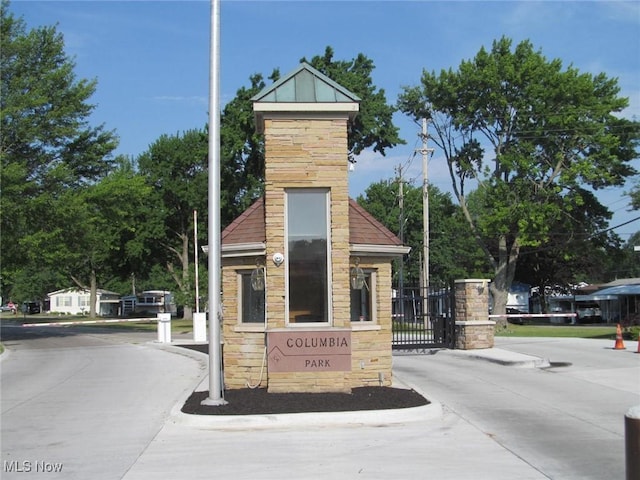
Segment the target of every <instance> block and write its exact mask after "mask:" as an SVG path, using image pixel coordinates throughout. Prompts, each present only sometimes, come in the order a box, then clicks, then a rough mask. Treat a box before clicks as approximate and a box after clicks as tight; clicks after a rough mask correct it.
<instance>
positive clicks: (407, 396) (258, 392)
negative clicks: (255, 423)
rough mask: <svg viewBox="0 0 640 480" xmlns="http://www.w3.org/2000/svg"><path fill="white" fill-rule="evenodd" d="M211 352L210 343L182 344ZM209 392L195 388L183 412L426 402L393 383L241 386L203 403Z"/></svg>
mask: <svg viewBox="0 0 640 480" xmlns="http://www.w3.org/2000/svg"><path fill="white" fill-rule="evenodd" d="M183 347H185V348H189V349H191V350H197V351H200V352H202V353H209V345H207V344H204V345H203V344H195V345H183ZM208 396H209V392H194V393H192V394H191V396H190V397H189V398H188V399H187V401H186V402H185V404H184V405H183V407H182V412H184V413H190V414H195V415H267V414H275V413H305V412H349V411H359V410H389V409H395V408H410V407H419V406H422V405H427V404H429V403H430V402H429V401H428V400H427V399H426V398H424V397H423V396H422V395H420V394H419V393H418V392H416V391H415V390H409V389H404V388H393V387H358V388H353V389H352V390H351V393H268V392H267V390H266V388H256V389H251V388H241V389H234V390H227V391H225V392H224V399H225V400H226V401H227V402H228V403H227V404H226V405H219V406H212V405H201V402H202V401H203V400H204V399H206V398H207V397H208Z"/></svg>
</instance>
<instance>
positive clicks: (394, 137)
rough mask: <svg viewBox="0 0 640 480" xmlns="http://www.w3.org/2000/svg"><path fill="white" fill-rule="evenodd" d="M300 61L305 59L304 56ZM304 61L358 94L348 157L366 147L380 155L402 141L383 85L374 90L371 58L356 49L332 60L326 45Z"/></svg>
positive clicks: (330, 49)
mask: <svg viewBox="0 0 640 480" xmlns="http://www.w3.org/2000/svg"><path fill="white" fill-rule="evenodd" d="M300 61H301V62H307V60H306V59H305V58H302V59H301V60H300ZM307 63H309V64H310V65H311V66H312V67H313V68H315V69H316V70H318V71H320V72H322V73H323V74H324V75H326V76H327V77H329V78H330V79H331V80H333V81H334V82H336V83H338V84H340V85H342V86H343V87H344V88H346V89H347V90H349V91H350V92H351V93H355V94H356V95H357V96H358V97H360V100H361V103H360V110H359V112H358V115H357V116H356V118H355V119H354V121H353V124H352V125H351V127H350V129H349V138H348V145H349V158H350V159H351V160H353V158H354V157H355V156H356V155H358V154H360V153H361V152H362V151H363V150H365V149H367V148H370V147H373V151H374V152H379V153H380V154H381V155H384V154H385V150H386V149H388V148H391V147H394V146H396V145H399V144H404V143H405V141H404V140H402V139H401V138H400V137H399V135H398V128H397V127H396V126H395V125H394V124H393V118H392V117H393V113H394V112H395V111H396V109H395V107H393V106H392V105H388V104H387V99H386V96H385V92H384V89H378V90H376V87H375V86H374V85H373V80H372V79H371V74H372V73H373V70H374V69H375V66H374V64H373V61H372V60H371V59H369V58H367V57H366V56H365V55H363V54H362V53H359V54H358V55H357V56H356V58H354V59H352V60H347V61H336V60H334V59H333V49H332V48H331V47H326V49H325V51H324V55H323V56H318V55H317V56H314V57H313V58H312V59H311V60H310V61H308V62H307Z"/></svg>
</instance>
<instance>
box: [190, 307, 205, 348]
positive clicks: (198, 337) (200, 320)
mask: <svg viewBox="0 0 640 480" xmlns="http://www.w3.org/2000/svg"><path fill="white" fill-rule="evenodd" d="M193 341H194V342H206V341H207V314H206V313H205V312H198V313H194V314H193Z"/></svg>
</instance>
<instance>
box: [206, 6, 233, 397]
mask: <svg viewBox="0 0 640 480" xmlns="http://www.w3.org/2000/svg"><path fill="white" fill-rule="evenodd" d="M209 67H210V69H209V82H210V84H209V164H208V166H209V198H208V206H209V220H208V229H209V232H208V235H209V262H208V267H209V396H208V397H207V398H206V399H204V400H203V401H202V404H203V405H224V404H226V403H227V402H226V401H225V400H224V398H223V396H222V358H221V357H222V356H221V347H220V317H221V315H222V308H221V305H220V264H221V255H220V105H219V103H220V0H211V50H210V65H209Z"/></svg>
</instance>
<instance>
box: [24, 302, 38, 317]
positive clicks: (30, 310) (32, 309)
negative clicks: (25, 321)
mask: <svg viewBox="0 0 640 480" xmlns="http://www.w3.org/2000/svg"><path fill="white" fill-rule="evenodd" d="M22 311H23V312H24V313H27V314H29V315H33V314H34V313H40V304H39V303H38V302H24V303H23V304H22Z"/></svg>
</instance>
